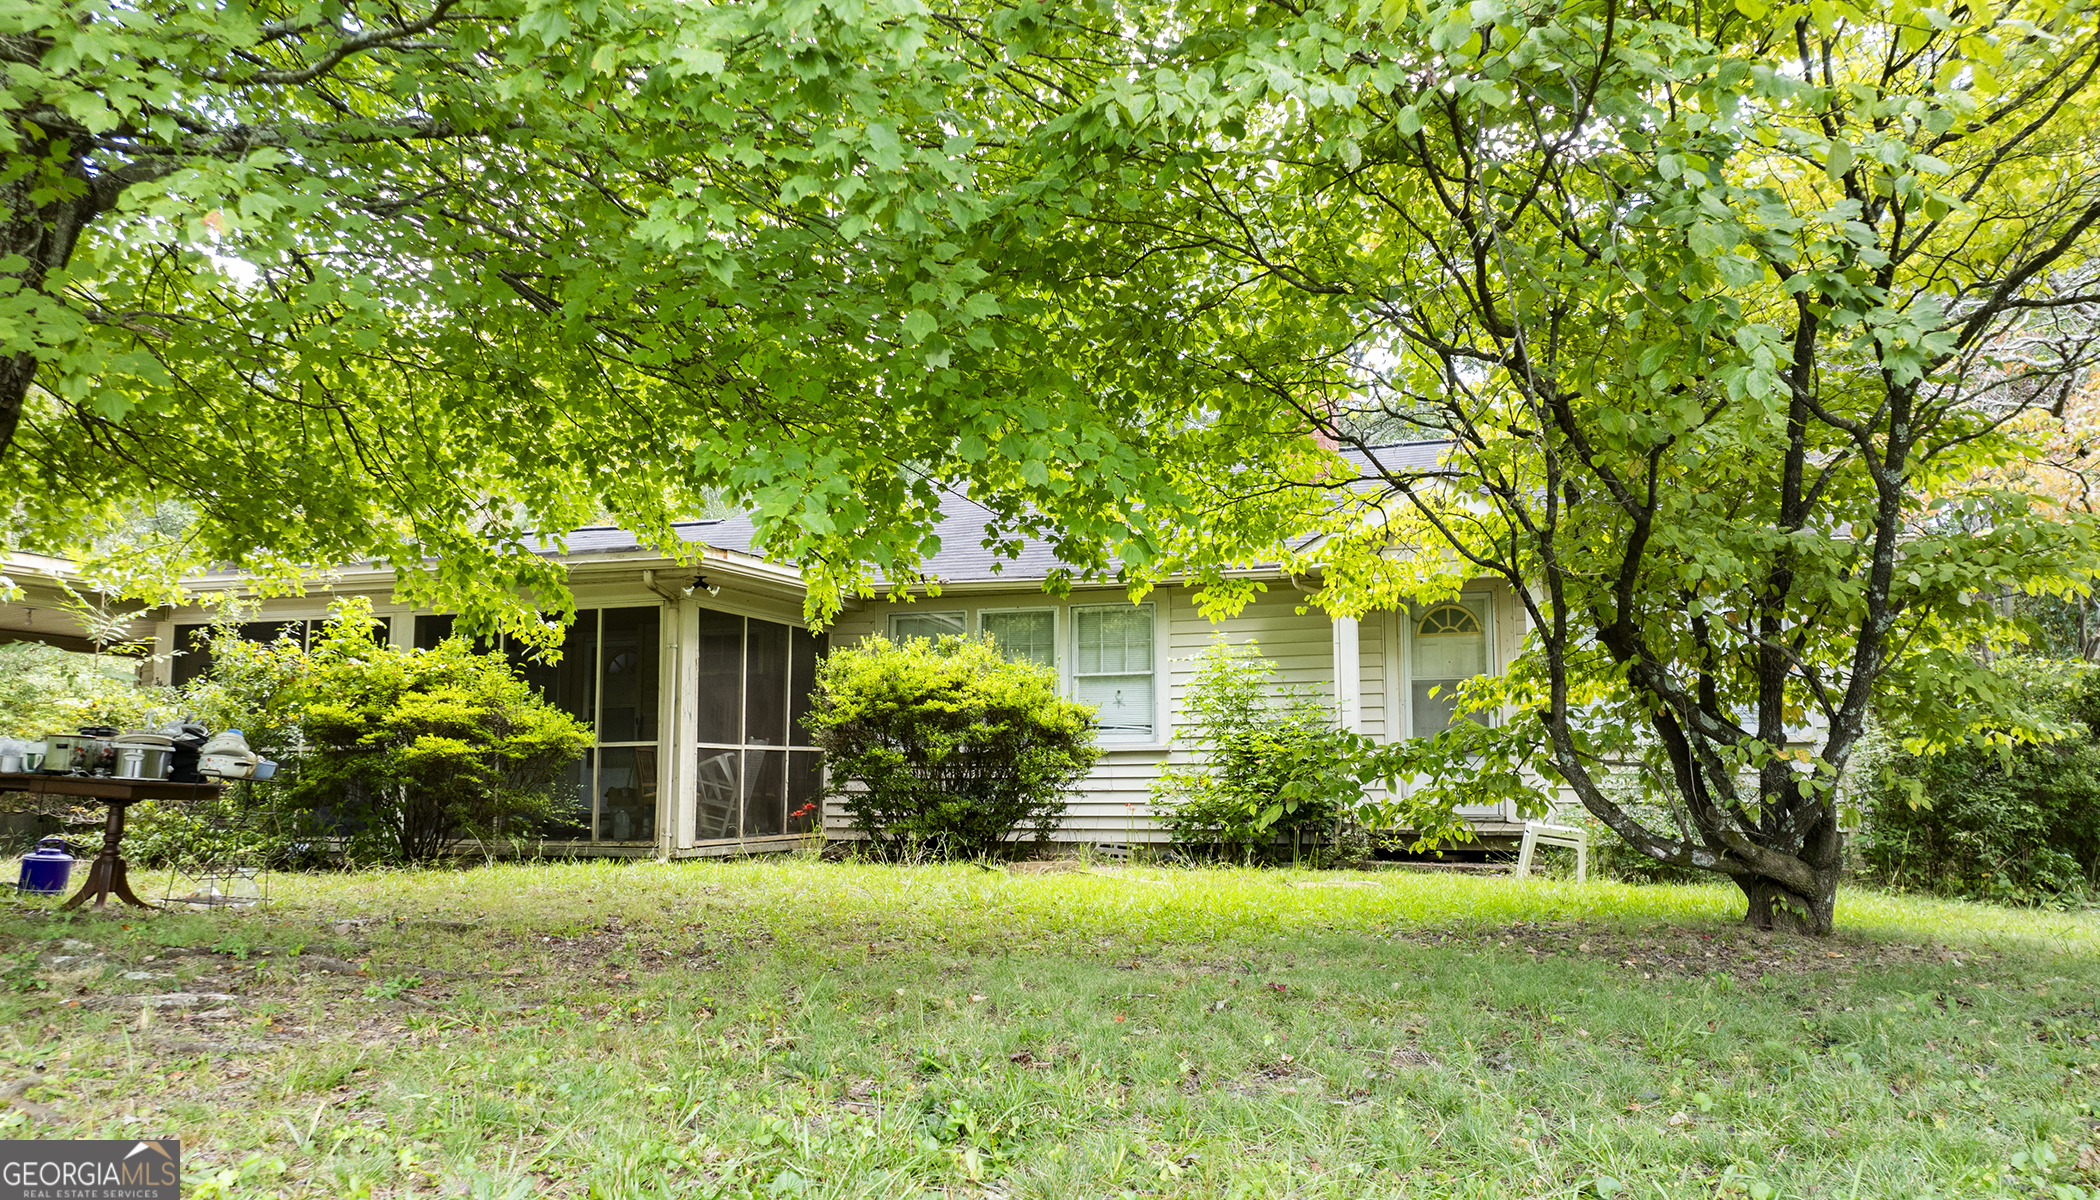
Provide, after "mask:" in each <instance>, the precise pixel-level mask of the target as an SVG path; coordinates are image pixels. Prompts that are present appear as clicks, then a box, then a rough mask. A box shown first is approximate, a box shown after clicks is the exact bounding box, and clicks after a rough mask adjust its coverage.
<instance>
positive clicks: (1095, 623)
mask: <svg viewBox="0 0 2100 1200" xmlns="http://www.w3.org/2000/svg"><path fill="white" fill-rule="evenodd" d="M1152 643H1153V620H1152V606H1151V605H1150V604H1135V605H1132V604H1115V605H1100V606H1097V607H1087V608H1080V607H1074V608H1073V609H1072V698H1073V699H1074V700H1077V701H1079V702H1080V703H1082V704H1091V705H1094V706H1095V709H1096V713H1097V716H1096V719H1097V720H1098V721H1099V722H1100V725H1101V734H1100V736H1101V740H1102V741H1105V742H1152V741H1157V740H1158V738H1159V716H1158V706H1157V703H1156V700H1155V696H1154V692H1155V690H1156V688H1157V683H1158V679H1157V674H1156V671H1155V668H1154V647H1153V644H1152Z"/></svg>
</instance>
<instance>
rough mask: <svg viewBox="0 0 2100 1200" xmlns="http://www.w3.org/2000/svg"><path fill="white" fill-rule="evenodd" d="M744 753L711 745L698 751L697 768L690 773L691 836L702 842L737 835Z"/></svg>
mask: <svg viewBox="0 0 2100 1200" xmlns="http://www.w3.org/2000/svg"><path fill="white" fill-rule="evenodd" d="M743 757H744V755H743V751H741V750H725V749H721V748H718V747H714V746H703V747H701V749H700V765H699V768H698V770H696V771H695V772H694V774H693V791H694V799H695V807H696V809H697V811H698V817H697V819H696V820H695V821H694V823H693V824H694V836H695V837H697V838H699V839H700V840H701V841H703V842H713V841H720V840H722V839H724V838H733V837H736V836H738V832H739V829H740V824H739V822H740V821H741V819H742V814H743V811H744V771H743Z"/></svg>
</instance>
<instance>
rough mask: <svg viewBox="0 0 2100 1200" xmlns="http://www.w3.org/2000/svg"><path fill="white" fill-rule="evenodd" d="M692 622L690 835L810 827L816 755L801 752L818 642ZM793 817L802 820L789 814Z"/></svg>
mask: <svg viewBox="0 0 2100 1200" xmlns="http://www.w3.org/2000/svg"><path fill="white" fill-rule="evenodd" d="M700 624H701V634H700V644H699V646H698V648H697V649H696V651H695V653H697V654H698V655H699V658H700V661H699V663H698V666H699V673H700V695H699V697H698V700H699V703H700V723H699V724H700V745H699V747H698V749H697V751H696V755H697V758H696V760H695V763H694V768H695V770H694V781H695V797H696V807H697V814H698V815H697V820H696V822H695V830H694V832H695V834H696V836H697V837H698V838H699V840H701V841H724V840H729V839H736V838H764V837H778V836H780V835H782V834H787V833H807V832H809V831H810V830H813V829H815V828H816V826H817V820H816V818H817V813H816V806H815V803H814V801H815V799H816V797H817V796H818V794H819V793H820V791H821V786H822V783H821V781H822V778H823V765H822V759H823V756H822V754H821V753H819V752H818V751H817V750H816V748H815V747H814V746H810V745H809V744H808V740H809V731H808V716H809V712H810V701H809V694H810V689H811V688H812V687H813V686H814V685H815V683H816V670H817V660H818V659H819V658H820V657H822V655H823V653H824V651H825V648H826V643H825V640H824V639H823V638H822V637H819V636H815V635H812V634H810V633H809V631H807V630H804V629H798V628H795V627H793V626H790V625H787V624H784V623H782V622H778V621H767V620H762V619H760V618H758V617H737V616H731V615H730V614H728V613H718V612H708V611H703V612H702V613H701V616H700ZM790 747H792V748H793V753H792V754H791V753H790V752H789V748H790ZM791 800H792V803H791V802H790V801H791ZM798 810H802V815H801V816H799V817H797V816H793V815H791V813H792V812H794V811H798Z"/></svg>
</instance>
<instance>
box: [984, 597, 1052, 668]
mask: <svg viewBox="0 0 2100 1200" xmlns="http://www.w3.org/2000/svg"><path fill="white" fill-rule="evenodd" d="M977 628H978V629H979V630H981V631H983V633H984V635H985V636H986V637H989V638H990V639H992V644H993V645H994V646H997V647H998V648H999V653H1000V655H1001V656H1002V657H1004V658H1005V659H1006V661H1008V662H1022V661H1027V662H1033V663H1041V664H1042V665H1044V666H1046V667H1055V666H1056V665H1057V610H1056V609H1054V608H1009V609H986V610H984V611H982V612H980V613H978V614H977Z"/></svg>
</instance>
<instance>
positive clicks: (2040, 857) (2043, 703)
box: [1859, 659, 2100, 903]
mask: <svg viewBox="0 0 2100 1200" xmlns="http://www.w3.org/2000/svg"><path fill="white" fill-rule="evenodd" d="M1995 669H1996V670H1998V671H1999V672H2000V673H2001V674H2003V675H2005V676H2007V677H2008V678H2009V679H2011V680H2012V681H2013V683H2014V684H2015V685H2016V686H2017V687H2018V688H2019V689H2020V692H2021V695H2022V699H2023V703H2024V705H2025V706H2026V707H2027V708H2028V709H2029V710H2030V711H2032V712H2033V713H2034V714H2035V715H2036V716H2038V717H2039V718H2041V720H2042V721H2043V722H2045V723H2046V724H2048V725H2052V726H2054V727H2056V728H2057V729H2058V730H2059V731H2060V732H2061V736H2060V737H2059V738H2058V739H2057V740H2055V741H2049V742H2042V743H2025V744H2014V745H1998V746H1974V745H1968V746H1961V747H1957V748H1955V749H1953V750H1950V751H1948V752H1946V753H1944V754H1940V755H1936V756H1931V757H1921V756H1919V755H1917V754H1912V753H1909V752H1906V751H1904V750H1902V749H1901V748H1900V747H1899V748H1897V749H1894V750H1892V751H1891V752H1890V754H1889V756H1888V758H1887V760H1886V763H1885V766H1884V769H1883V772H1882V775H1881V778H1880V779H1879V780H1877V781H1876V785H1875V786H1874V787H1873V788H1871V789H1870V791H1869V794H1868V797H1867V813H1866V828H1865V831H1864V835H1863V836H1862V838H1861V840H1860V843H1859V850H1860V857H1861V859H1862V861H1863V862H1864V864H1865V866H1866V867H1867V869H1868V870H1869V871H1870V872H1871V873H1872V874H1873V875H1874V876H1876V877H1877V878H1879V879H1880V880H1881V881H1883V882H1885V883H1888V884H1891V885H1894V886H1897V887H1906V888H1916V889H1919V890H1923V891H1930V892H1936V893H1939V894H1942V895H1953V896H1969V897H1975V898H1979V899H1991V900H2000V901H2006V902H2011V903H2037V902H2047V901H2049V900H2052V899H2055V898H2059V897H2063V896H2066V895H2072V894H2079V893H2087V892H2090V891H2091V890H2092V889H2093V887H2094V884H2095V882H2096V881H2100V738H2096V736H2095V734H2096V731H2100V668H2095V667H2093V666H2092V665H2090V664H2087V663H2082V662H2052V661H2047V660H2017V659H2016V660H2005V661H2002V662H2001V663H1999V664H1997V666H1996V668H1995ZM1890 732H1891V734H1892V735H1898V736H1897V740H1898V741H1900V733H1901V731H1900V730H1892V731H1890Z"/></svg>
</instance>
